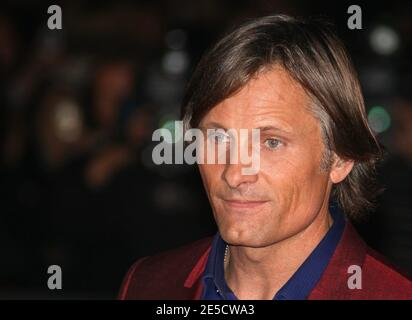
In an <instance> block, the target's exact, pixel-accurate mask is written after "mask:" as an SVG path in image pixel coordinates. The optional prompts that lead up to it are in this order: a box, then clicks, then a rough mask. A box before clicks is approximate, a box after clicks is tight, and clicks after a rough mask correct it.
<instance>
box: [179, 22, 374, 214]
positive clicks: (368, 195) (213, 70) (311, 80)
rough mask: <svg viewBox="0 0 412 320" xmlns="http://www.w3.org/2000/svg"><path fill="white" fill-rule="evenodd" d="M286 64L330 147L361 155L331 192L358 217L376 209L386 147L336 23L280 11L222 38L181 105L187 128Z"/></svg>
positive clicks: (348, 155) (204, 59) (344, 153)
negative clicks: (374, 128) (374, 129)
mask: <svg viewBox="0 0 412 320" xmlns="http://www.w3.org/2000/svg"><path fill="white" fill-rule="evenodd" d="M273 65H280V66H282V67H283V68H284V69H285V70H287V71H288V73H289V74H290V75H291V76H292V77H293V78H294V79H295V80H296V81H297V82H298V83H299V84H300V85H301V86H302V87H303V89H304V90H305V91H306V93H307V94H308V96H309V97H310V98H311V100H312V102H313V103H312V105H311V106H310V107H311V109H312V111H313V112H314V115H315V116H316V117H317V118H318V119H319V121H320V123H321V127H322V134H323V139H324V142H325V147H326V150H327V151H328V152H329V153H331V151H333V152H334V153H335V154H337V155H338V156H339V157H341V158H343V159H350V160H353V161H354V167H353V169H352V171H351V172H350V173H349V175H348V176H347V177H346V178H345V179H344V180H343V181H342V182H340V183H338V184H335V185H334V186H333V190H332V196H333V197H334V198H335V199H336V200H337V201H338V203H339V204H340V206H341V207H342V209H343V211H344V212H345V213H346V214H347V215H348V216H349V217H351V218H354V219H356V218H358V217H360V216H361V213H362V212H364V211H365V210H368V209H371V208H373V200H374V198H375V197H376V195H377V194H378V192H379V191H380V189H379V188H378V187H377V185H376V182H375V179H374V177H375V171H376V164H377V162H378V161H379V160H380V159H381V158H382V149H381V147H380V144H379V142H378V141H377V139H376V138H375V136H374V134H373V132H372V130H371V129H370V127H369V125H368V121H367V115H366V111H365V105H364V100H363V96H362V92H361V88H360V85H359V81H358V78H357V74H356V72H355V70H354V67H353V65H352V63H351V61H350V59H349V57H348V54H347V53H346V50H345V48H344V46H343V44H342V42H341V41H340V40H339V39H338V38H337V36H336V35H335V33H334V32H333V31H332V30H331V28H330V25H329V24H327V23H325V22H323V21H320V20H299V19H296V18H292V17H289V16H286V15H274V16H267V17H262V18H259V19H255V20H252V21H249V22H247V23H245V24H243V25H242V26H240V27H239V28H236V29H235V30H234V31H232V32H231V33H229V34H228V35H226V36H225V37H223V38H222V39H221V40H220V41H218V42H217V43H216V44H215V45H214V46H213V47H212V48H211V49H210V50H209V51H208V52H207V53H206V54H205V55H204V56H203V57H202V59H201V61H200V62H199V64H198V66H197V67H196V69H195V71H194V74H193V76H192V79H191V80H190V82H189V85H188V88H187V90H186V94H185V97H184V99H183V104H182V118H183V121H184V125H185V128H186V129H188V128H195V127H197V126H198V125H199V122H200V121H201V119H202V118H203V116H205V115H206V113H207V112H208V111H209V110H210V109H212V108H213V107H214V106H216V105H217V104H218V103H220V102H221V101H223V100H224V99H226V98H228V97H230V96H232V95H233V94H235V93H236V92H237V91H239V90H240V89H241V88H242V87H243V86H244V85H245V84H246V83H247V82H248V81H249V80H250V79H251V78H252V77H253V76H254V75H256V74H257V73H258V72H260V71H262V70H264V69H266V68H270V67H271V66H273Z"/></svg>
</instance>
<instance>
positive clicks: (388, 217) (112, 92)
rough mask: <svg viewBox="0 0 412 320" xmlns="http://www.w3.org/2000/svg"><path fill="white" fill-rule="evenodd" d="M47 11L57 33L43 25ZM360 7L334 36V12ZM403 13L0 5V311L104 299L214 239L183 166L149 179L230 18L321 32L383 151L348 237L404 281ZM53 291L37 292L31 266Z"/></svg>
mask: <svg viewBox="0 0 412 320" xmlns="http://www.w3.org/2000/svg"><path fill="white" fill-rule="evenodd" d="M52 4H58V5H60V6H61V8H62V12H63V29H62V30H49V29H48V28H47V19H48V18H49V15H48V14H47V8H48V6H49V5H52ZM351 4H358V5H360V7H361V9H362V26H363V28H362V30H349V29H348V27H347V19H348V18H349V16H350V15H349V14H348V13H347V8H348V7H349V5H351ZM411 9H412V5H411V2H408V1H404V2H400V1H386V2H385V4H379V3H377V2H372V1H371V2H364V1H354V2H347V1H346V2H345V1H342V2H340V3H339V4H337V3H335V2H332V1H296V0H294V1H292V0H280V1H268V0H258V1H219V0H201V1H192V0H172V1H166V0H165V1H12V2H10V3H7V1H6V2H4V1H2V3H1V4H0V70H1V71H0V132H1V133H0V147H1V158H0V195H1V198H0V199H1V202H0V298H109V299H110V298H114V297H115V296H116V294H117V292H118V289H119V286H120V283H121V281H122V278H123V276H124V275H125V273H126V271H127V269H128V267H130V265H131V264H132V263H133V262H134V261H135V260H136V259H138V258H139V257H141V256H144V255H148V254H154V253H156V252H159V251H162V250H165V249H169V248H172V247H176V246H179V245H182V244H185V243H187V242H190V241H192V240H195V239H198V238H201V237H203V236H206V235H211V234H213V233H214V232H215V230H216V228H215V225H214V221H213V219H212V214H211V210H210V207H209V204H208V202H207V198H206V196H205V193H204V191H203V189H202V184H201V180H200V177H199V175H198V172H197V169H196V167H195V166H187V165H176V166H171V165H168V166H155V165H154V164H153V163H152V160H151V151H152V148H153V143H152V142H151V134H152V132H153V130H155V129H157V128H159V127H168V128H170V126H171V124H172V123H173V121H174V120H177V119H179V107H180V100H181V97H182V93H183V92H184V88H185V85H186V83H187V80H188V78H189V76H190V74H191V71H192V70H193V67H194V66H195V64H196V62H197V61H198V60H199V58H200V56H201V54H202V52H204V50H205V49H206V48H207V47H209V46H210V45H211V44H212V43H213V41H214V40H216V39H217V38H218V37H219V36H220V35H222V33H224V32H225V31H227V30H228V29H230V28H233V26H235V25H236V24H238V23H240V22H242V21H244V20H245V19H249V18H253V17H258V16H262V15H267V14H274V13H287V14H293V15H300V16H310V15H322V16H325V17H327V18H328V19H329V20H330V21H332V22H333V23H334V24H335V25H336V29H337V31H338V34H339V35H340V37H341V38H342V39H343V40H344V42H345V44H346V46H347V47H348V50H349V51H350V53H351V55H352V58H353V60H354V63H355V65H356V67H357V70H358V72H359V76H360V79H361V83H362V88H363V90H364V95H365V99H366V106H367V109H368V114H369V121H370V122H371V125H372V127H373V129H374V130H375V132H376V133H377V134H378V136H379V139H380V141H381V142H382V143H383V145H384V146H385V147H386V148H387V158H386V160H385V162H384V163H383V165H382V167H381V168H380V169H379V179H380V181H381V182H382V184H384V186H385V187H386V191H385V193H384V194H383V195H382V196H381V197H380V198H379V201H378V207H377V209H376V211H375V212H373V213H372V214H371V215H370V216H369V218H367V219H365V220H364V221H362V222H361V223H358V225H357V227H358V229H359V231H360V232H361V234H362V235H363V236H364V238H365V239H366V240H367V242H368V243H369V244H370V245H371V246H372V247H373V248H376V249H378V250H379V251H381V252H382V253H384V254H385V255H386V256H387V257H388V258H389V259H390V260H391V261H392V262H393V263H395V264H396V265H398V266H399V267H401V268H403V269H404V270H405V271H407V272H409V273H412V255H411V253H412V241H411V238H412V212H411V205H412V197H411V196H412V194H411V187H410V183H411V178H412V166H411V164H412V96H411V92H412V90H411V89H412V88H411V80H412V77H411V62H410V57H411V52H412V47H411V45H412V37H411V34H412V22H411V21H412V20H411V14H412V10H411ZM53 264H57V265H59V266H61V268H62V270H63V289H62V290H55V291H50V290H49V289H48V288H47V278H48V274H47V268H48V266H49V265H53Z"/></svg>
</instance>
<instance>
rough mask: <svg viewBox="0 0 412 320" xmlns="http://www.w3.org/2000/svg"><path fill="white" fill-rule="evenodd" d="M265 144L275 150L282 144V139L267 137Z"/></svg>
mask: <svg viewBox="0 0 412 320" xmlns="http://www.w3.org/2000/svg"><path fill="white" fill-rule="evenodd" d="M264 144H265V146H266V147H267V148H269V149H271V150H274V149H276V148H278V147H279V146H280V145H281V144H282V141H280V140H279V139H276V138H270V139H266V140H265V143H264Z"/></svg>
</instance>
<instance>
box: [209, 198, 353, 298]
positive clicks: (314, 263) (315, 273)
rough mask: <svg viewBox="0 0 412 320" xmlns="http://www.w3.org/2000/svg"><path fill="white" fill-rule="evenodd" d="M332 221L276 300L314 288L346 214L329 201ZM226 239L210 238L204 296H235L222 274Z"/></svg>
mask: <svg viewBox="0 0 412 320" xmlns="http://www.w3.org/2000/svg"><path fill="white" fill-rule="evenodd" d="M329 212H330V213H331V216H332V218H333V224H332V226H331V228H330V229H329V230H328V232H327V233H326V234H325V236H324V237H323V239H322V240H321V241H320V242H319V244H318V245H317V246H316V248H315V249H314V250H313V251H312V253H311V254H310V255H309V256H308V257H307V258H306V260H305V261H304V262H303V263H302V265H301V266H300V267H299V268H298V270H297V271H296V272H295V273H294V274H293V275H292V277H291V278H290V279H289V280H288V281H287V282H286V283H285V284H284V285H283V287H282V288H281V289H280V290H279V291H278V292H277V293H276V294H275V296H274V298H273V299H276V300H303V299H306V298H307V297H308V295H309V293H310V292H311V291H312V290H313V289H314V287H315V286H316V284H317V283H318V282H319V280H320V278H321V276H322V274H323V272H324V271H325V269H326V267H327V265H328V263H329V261H330V259H331V257H332V255H333V253H334V251H335V249H336V247H337V245H338V243H339V240H340V239H341V236H342V233H343V230H344V227H345V223H346V222H345V218H344V215H343V213H342V212H341V211H340V209H339V207H338V206H337V205H330V206H329ZM225 248H226V242H225V241H224V240H223V239H222V237H221V236H220V234H219V232H218V233H216V235H215V237H214V238H213V242H212V247H211V252H210V255H209V257H208V260H207V263H206V268H205V271H204V273H203V284H204V289H203V294H202V298H203V299H227V300H231V299H236V296H235V295H234V294H233V292H232V291H231V290H230V288H229V287H228V286H227V284H226V281H225V276H224V254H225Z"/></svg>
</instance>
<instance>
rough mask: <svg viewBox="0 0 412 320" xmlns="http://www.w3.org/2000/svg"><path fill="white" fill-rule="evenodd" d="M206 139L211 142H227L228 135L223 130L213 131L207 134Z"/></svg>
mask: <svg viewBox="0 0 412 320" xmlns="http://www.w3.org/2000/svg"><path fill="white" fill-rule="evenodd" d="M208 139H209V140H210V141H211V142H213V143H226V142H229V136H228V135H227V134H226V133H225V132H223V131H215V132H212V133H210V134H209V135H208Z"/></svg>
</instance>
